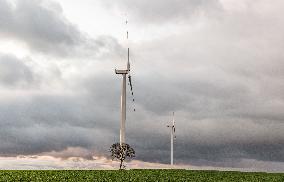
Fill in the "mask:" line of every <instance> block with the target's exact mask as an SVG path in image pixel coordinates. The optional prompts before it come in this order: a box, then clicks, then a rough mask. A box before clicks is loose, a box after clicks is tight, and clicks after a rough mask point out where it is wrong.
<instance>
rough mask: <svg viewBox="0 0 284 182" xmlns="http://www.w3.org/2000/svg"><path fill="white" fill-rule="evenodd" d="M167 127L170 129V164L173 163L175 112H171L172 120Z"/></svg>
mask: <svg viewBox="0 0 284 182" xmlns="http://www.w3.org/2000/svg"><path fill="white" fill-rule="evenodd" d="M167 127H168V128H170V129H171V165H172V166H173V165H174V138H176V136H175V135H174V134H175V132H176V127H175V112H173V120H172V124H171V125H167Z"/></svg>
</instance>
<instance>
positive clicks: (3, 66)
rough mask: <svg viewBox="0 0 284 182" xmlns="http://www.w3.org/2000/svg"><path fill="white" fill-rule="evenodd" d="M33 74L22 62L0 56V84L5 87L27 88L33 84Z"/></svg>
mask: <svg viewBox="0 0 284 182" xmlns="http://www.w3.org/2000/svg"><path fill="white" fill-rule="evenodd" d="M35 80H36V79H35V77H34V73H33V71H32V70H31V68H30V67H29V66H27V65H26V64H25V63H24V62H23V61H22V60H19V59H18V58H16V57H14V56H12V55H5V54H2V55H1V54H0V83H1V84H3V85H4V86H6V87H29V85H31V84H32V83H33V82H35Z"/></svg>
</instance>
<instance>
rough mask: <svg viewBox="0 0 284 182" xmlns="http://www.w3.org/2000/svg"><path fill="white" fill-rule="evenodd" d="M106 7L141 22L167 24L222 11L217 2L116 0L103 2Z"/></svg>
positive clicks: (214, 0) (204, 0) (196, 0)
mask: <svg viewBox="0 0 284 182" xmlns="http://www.w3.org/2000/svg"><path fill="white" fill-rule="evenodd" d="M103 3H105V4H106V5H107V7H111V8H118V9H119V10H120V11H124V12H126V13H129V14H130V15H131V17H135V18H137V19H139V20H140V21H142V22H147V23H158V24H160V23H167V22H169V21H172V20H173V21H177V20H183V19H188V18H190V17H191V16H193V15H196V14H202V13H203V14H211V13H212V12H216V11H220V10H222V6H221V4H220V3H219V1H218V0H156V1H139V0H118V1H115V2H113V1H103Z"/></svg>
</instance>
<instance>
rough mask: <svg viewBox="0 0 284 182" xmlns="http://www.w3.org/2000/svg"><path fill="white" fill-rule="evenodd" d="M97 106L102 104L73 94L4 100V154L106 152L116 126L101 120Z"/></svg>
mask: <svg viewBox="0 0 284 182" xmlns="http://www.w3.org/2000/svg"><path fill="white" fill-rule="evenodd" d="M18 101H21V102H18ZM95 104H100V103H99V102H96V103H94V102H90V101H87V99H86V98H84V97H82V96H79V97H78V96H74V95H71V96H66V95H57V96H56V95H37V96H35V95H33V96H25V98H23V96H15V97H14V98H13V101H11V100H9V101H5V99H1V105H0V113H1V115H0V118H1V129H0V130H1V132H0V136H1V137H0V140H1V146H0V151H1V155H4V156H13V155H21V154H25V155H28V154H39V153H43V152H52V151H63V150H66V149H67V148H68V147H81V148H86V149H88V150H90V151H92V153H94V152H96V153H97V154H99V153H107V150H108V147H109V143H112V142H114V141H113V140H114V138H115V137H114V131H113V128H114V127H115V126H116V125H114V124H113V123H112V122H109V119H108V118H107V117H103V118H102V116H101V113H100V108H101V107H100V106H99V105H95ZM108 117H109V118H112V116H111V115H109V116H108ZM112 119H113V118H112ZM117 125H118V123H117ZM117 128H118V126H117ZM62 155H63V154H62ZM82 157H84V156H82Z"/></svg>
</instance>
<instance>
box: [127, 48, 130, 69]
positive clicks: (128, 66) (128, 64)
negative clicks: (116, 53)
mask: <svg viewBox="0 0 284 182" xmlns="http://www.w3.org/2000/svg"><path fill="white" fill-rule="evenodd" d="M127 70H128V71H130V62H129V48H128V49H127Z"/></svg>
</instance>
